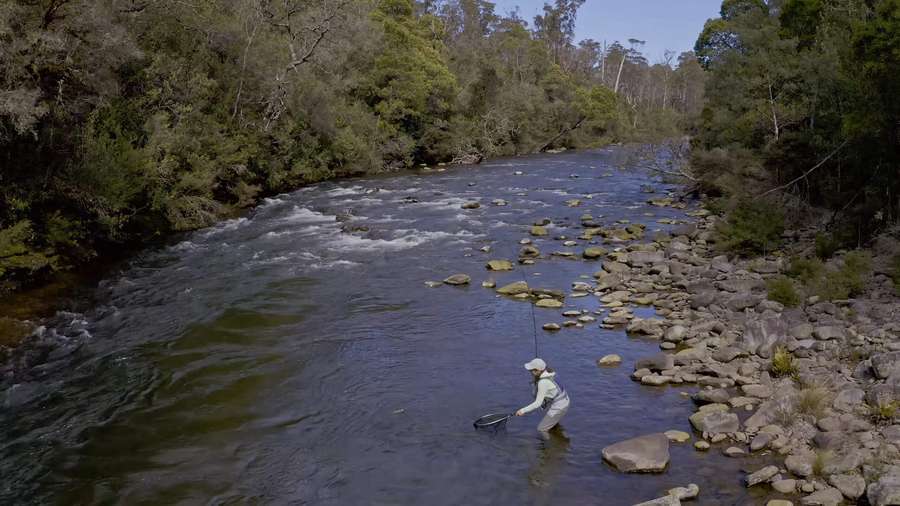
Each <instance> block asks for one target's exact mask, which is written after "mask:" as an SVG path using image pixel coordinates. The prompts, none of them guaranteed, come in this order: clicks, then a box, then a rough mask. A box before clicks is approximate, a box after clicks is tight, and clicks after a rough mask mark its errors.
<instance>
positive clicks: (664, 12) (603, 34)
mask: <svg viewBox="0 0 900 506" xmlns="http://www.w3.org/2000/svg"><path fill="white" fill-rule="evenodd" d="M494 3H496V4H497V9H496V11H497V13H498V14H506V13H507V12H509V11H510V10H512V9H515V7H516V6H519V8H520V9H519V10H520V15H521V16H522V18H524V19H526V20H528V24H529V26H531V25H532V23H533V19H534V15H535V14H538V13H539V12H541V8H542V7H543V5H544V0H494ZM721 5H722V0H587V1H585V2H584V5H582V6H581V9H579V10H578V22H577V25H576V37H577V39H578V40H581V39H588V38H590V39H594V40H597V41H600V42H603V40H604V39H605V40H607V41H609V42H610V43H611V42H613V41H615V40H619V41H621V42H622V43H623V44H624V43H625V41H627V40H628V39H632V38H634V39H640V40H645V41H647V43H646V45H644V46H643V48H642V52H643V53H644V56H646V57H647V59H648V60H650V62H651V63H655V62H657V61H659V60H660V59H661V58H662V54H663V51H665V50H666V49H671V50H674V51H676V53H680V52H682V51H688V50H690V49H693V47H694V42H695V41H696V40H697V35H698V34H699V33H700V30H702V29H703V23H705V22H706V20H707V19H709V18H714V17H718V15H719V7H720V6H721ZM626 45H627V44H626Z"/></svg>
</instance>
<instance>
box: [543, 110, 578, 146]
mask: <svg viewBox="0 0 900 506" xmlns="http://www.w3.org/2000/svg"><path fill="white" fill-rule="evenodd" d="M586 119H587V118H586V117H585V116H582V117H581V118H579V119H578V121H576V122H575V124H574V125H572V126H570V127H568V128H563V129H562V130H561V131H560V132H559V133H558V134H556V135H555V136H554V137H553V138H552V139H550V140H549V141H547V142H546V143H544V145H543V146H541V147H540V149H538V152H539V153H543V152H544V151H547V150H548V149H550V146H552V145H553V143H554V142H556V141H558V140H559V139H560V137H562V136H563V135H566V134H567V133H569V132H571V131H572V130H575V129H576V128H578V127H580V126H581V124H582V123H584V120H586Z"/></svg>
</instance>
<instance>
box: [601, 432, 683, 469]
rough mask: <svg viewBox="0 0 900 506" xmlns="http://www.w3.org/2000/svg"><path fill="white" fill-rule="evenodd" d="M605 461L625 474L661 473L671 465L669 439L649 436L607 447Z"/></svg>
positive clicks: (604, 455) (660, 436)
mask: <svg viewBox="0 0 900 506" xmlns="http://www.w3.org/2000/svg"><path fill="white" fill-rule="evenodd" d="M602 453H603V460H605V461H606V462H609V464H610V465H612V466H613V467H614V468H616V469H617V470H619V471H621V472H625V473H659V472H662V471H664V470H665V469H666V466H667V465H668V464H669V439H668V438H667V437H666V435H665V434H659V433H658V434H648V435H646V436H640V437H636V438H633V439H628V440H626V441H621V442H619V443H616V444H613V445H610V446H607V447H606V448H604V449H603V452H602Z"/></svg>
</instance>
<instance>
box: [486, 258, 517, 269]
mask: <svg viewBox="0 0 900 506" xmlns="http://www.w3.org/2000/svg"><path fill="white" fill-rule="evenodd" d="M486 267H487V269H488V270H491V271H511V270H512V269H513V265H512V262H510V261H509V260H491V261H489V262H488V263H487V265H486Z"/></svg>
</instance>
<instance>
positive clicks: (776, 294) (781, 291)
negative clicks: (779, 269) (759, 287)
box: [766, 277, 803, 307]
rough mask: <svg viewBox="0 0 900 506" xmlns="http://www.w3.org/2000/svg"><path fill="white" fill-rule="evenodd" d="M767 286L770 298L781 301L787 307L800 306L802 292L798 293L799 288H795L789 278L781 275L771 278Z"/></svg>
mask: <svg viewBox="0 0 900 506" xmlns="http://www.w3.org/2000/svg"><path fill="white" fill-rule="evenodd" d="M766 287H767V289H768V292H769V293H768V297H769V300H774V301H775V302H780V303H782V304H784V305H785V306H786V307H795V306H799V305H800V303H801V302H802V300H803V299H802V298H801V296H800V294H799V293H797V289H796V288H794V283H793V282H792V281H791V280H790V279H789V278H784V277H781V278H773V279H770V280H768V281H767V282H766Z"/></svg>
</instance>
